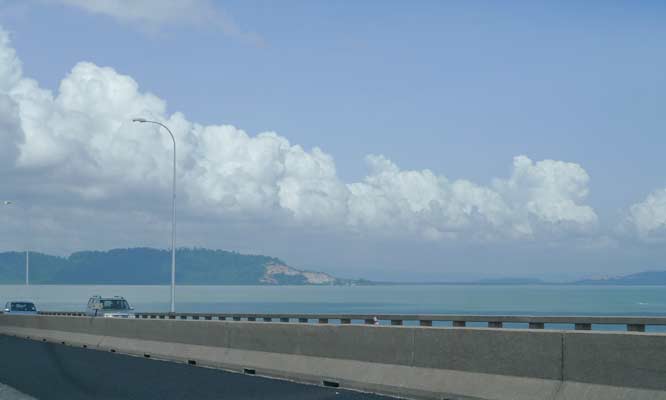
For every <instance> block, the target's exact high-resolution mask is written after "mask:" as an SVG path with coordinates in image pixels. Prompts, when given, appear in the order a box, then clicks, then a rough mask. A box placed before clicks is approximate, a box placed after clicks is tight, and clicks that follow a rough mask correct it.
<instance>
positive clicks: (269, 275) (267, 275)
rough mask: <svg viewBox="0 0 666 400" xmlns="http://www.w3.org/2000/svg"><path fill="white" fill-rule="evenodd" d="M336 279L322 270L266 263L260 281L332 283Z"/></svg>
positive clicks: (311, 283)
mask: <svg viewBox="0 0 666 400" xmlns="http://www.w3.org/2000/svg"><path fill="white" fill-rule="evenodd" d="M336 282H337V279H336V278H334V277H332V276H331V275H328V274H325V273H323V272H311V271H301V270H298V269H295V268H292V267H289V266H287V265H282V264H267V265H266V270H265V272H264V276H263V277H262V278H261V283H267V284H273V285H279V284H289V283H293V284H309V285H333V284H335V283H336Z"/></svg>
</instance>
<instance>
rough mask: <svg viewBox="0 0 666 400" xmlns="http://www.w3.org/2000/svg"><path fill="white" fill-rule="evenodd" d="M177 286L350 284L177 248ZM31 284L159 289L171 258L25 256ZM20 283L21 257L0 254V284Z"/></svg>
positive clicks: (248, 258)
mask: <svg viewBox="0 0 666 400" xmlns="http://www.w3.org/2000/svg"><path fill="white" fill-rule="evenodd" d="M176 263H177V268H176V281H177V283H178V284H181V285H339V284H347V283H350V282H351V281H349V280H345V279H338V278H335V277H333V276H331V275H329V274H326V273H324V272H316V271H303V270H299V269H296V268H292V267H290V266H289V265H287V263H285V262H284V261H282V260H280V259H279V258H275V257H268V256H263V255H246V254H240V253H236V252H230V251H224V250H209V249H200V248H193V249H189V248H182V249H178V250H177V251H176ZM30 281H31V282H32V283H34V284H102V285H163V284H168V283H169V282H171V253H170V251H169V250H159V249H152V248H131V249H113V250H109V251H81V252H76V253H72V254H71V255H70V256H69V257H58V256H52V255H48V254H43V253H31V254H30ZM23 282H25V254H24V253H18V252H5V253H0V284H20V283H23Z"/></svg>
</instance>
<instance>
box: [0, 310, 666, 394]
mask: <svg viewBox="0 0 666 400" xmlns="http://www.w3.org/2000/svg"><path fill="white" fill-rule="evenodd" d="M44 314H45V315H37V316H16V315H9V314H4V315H0V334H2V335H4V336H5V339H3V340H4V341H7V340H13V341H18V342H12V343H14V344H13V345H12V346H14V347H20V346H23V347H25V346H28V345H27V344H26V343H32V346H36V345H41V346H55V347H56V348H58V349H68V350H72V351H75V352H76V354H77V356H81V357H83V356H85V357H91V356H90V355H91V354H93V355H96V356H97V355H99V356H101V355H102V354H103V356H104V357H106V358H108V359H109V360H108V361H104V363H107V362H112V361H111V360H119V359H121V358H123V359H125V358H127V359H132V360H134V361H140V362H142V363H148V364H145V368H152V367H150V366H152V365H157V364H155V363H160V365H169V366H174V367H176V366H177V367H178V368H184V370H182V371H181V370H178V371H180V372H178V373H175V372H174V374H173V375H172V376H173V378H171V379H169V382H166V381H165V382H164V384H165V385H167V386H168V385H169V384H171V383H173V381H175V382H178V375H179V374H186V372H184V371H202V370H205V371H213V370H218V371H219V370H223V371H232V372H234V373H235V374H231V375H233V376H234V377H236V378H241V377H242V378H243V379H246V378H248V379H252V380H256V382H258V383H256V385H255V384H251V383H247V382H245V381H243V382H240V381H239V382H237V383H235V385H240V386H238V387H241V388H242V387H255V386H259V385H261V383H259V382H260V380H261V379H264V378H261V377H269V378H272V379H278V380H286V381H289V382H282V384H286V383H289V384H291V385H296V384H295V383H293V382H299V383H305V384H308V385H309V386H307V387H309V388H311V389H312V388H314V389H317V390H324V391H323V392H320V393H319V392H317V393H315V392H312V393H310V397H302V398H327V397H326V396H329V395H331V392H330V390H334V391H335V393H336V394H335V396H351V397H349V398H354V397H353V396H371V395H369V394H362V393H354V392H345V390H347V389H351V390H356V391H361V392H366V393H376V394H380V395H388V396H397V397H403V398H412V399H438V400H442V399H497V400H504V399H506V400H509V399H511V400H521V399H525V400H528V399H529V400H534V399H537V400H539V399H544V400H545V399H549V400H551V399H555V400H565V399H584V400H585V399H590V400H593V399H594V400H596V399H599V400H601V399H604V400H607V399H610V400H613V399H618V400H619V399H639V400H642V399H646V400H647V399H666V334H664V333H659V332H652V331H651V330H653V327H663V326H666V317H585V316H473V315H347V314H345V315H340V314H316V315H315V314H210V313H205V314H202V313H179V314H164V313H137V314H136V316H137V318H136V319H115V318H90V317H85V316H83V315H82V314H81V313H72V312H50V313H44ZM480 324H483V326H480ZM599 326H600V327H604V326H614V327H617V326H622V327H624V329H623V330H622V331H603V330H602V331H600V330H592V328H593V327H594V328H595V329H596V328H597V327H599ZM551 328H557V329H551ZM7 336H9V337H7ZM11 336H14V337H13V338H12V337H11ZM0 343H4V342H0ZM16 343H21V344H20V345H19V344H16ZM10 344H11V343H10ZM10 348H13V347H11V346H10ZM0 350H3V355H4V354H7V353H5V352H4V348H3V349H0ZM93 350H97V351H93ZM26 351H28V350H26ZM60 351H63V352H64V351H65V350H60ZM114 353H115V354H114ZM63 354H64V353H63ZM72 354H73V353H72ZM20 356H21V355H20V354H18V355H17V357H20ZM68 356H69V355H68ZM71 356H72V357H74V355H71ZM127 356H133V357H127ZM5 358H6V357H5V356H3V359H5ZM106 358H105V360H106ZM163 361H169V362H168V363H164V362H163ZM113 362H116V361H113ZM80 365H85V364H80ZM196 367H209V369H202V368H196ZM24 368H28V366H26V367H24ZM155 368H157V367H155ZM160 368H163V367H160ZM210 368H212V369H210ZM82 369H85V368H82ZM25 372H26V373H29V371H25ZM54 373H55V372H54ZM72 373H73V374H75V375H77V374H80V375H84V374H85V373H86V372H85V371H80V372H76V370H75V371H74V372H72ZM207 373H208V372H207ZM165 374H166V372H165ZM248 375H251V376H250V377H248ZM166 376H167V375H165V379H168V378H166ZM79 378H80V377H79V376H74V377H71V379H79ZM45 379H46V378H45ZM216 379H222V378H216ZM228 379H231V381H229V382H235V380H234V378H228ZM261 382H263V381H261ZM271 382H279V381H275V380H271ZM135 384H136V382H135ZM153 384H155V383H153ZM231 385H232V386H233V385H234V384H233V383H232V384H231ZM248 385H250V386H248ZM149 386H150V385H149ZM157 386H159V384H158V385H157ZM270 386H271V385H268V386H267V388H268V390H270V389H269V387H270ZM301 386H302V385H301ZM301 386H299V387H301ZM226 387H229V385H226ZM276 387H277V386H276ZM295 387H296V386H294V387H293V388H292V389H288V388H287V389H284V390H294V391H295V392H293V393H296V392H298V391H299V390H302V389H294V388H295ZM302 387H305V386H302ZM157 389H158V388H155V390H157ZM174 390H175V389H174ZM299 393H300V392H299ZM317 396H320V397H317ZM237 397H238V396H237ZM267 397H270V398H280V395H279V393H278V392H276V394H275V395H271V396H267ZM201 398H205V397H201ZM230 398H233V396H231V397H230ZM238 398H252V397H247V396H245V397H238ZM259 398H260V397H259ZM283 398H301V397H298V396H296V397H294V396H291V397H289V396H287V397H283ZM331 398H332V397H331ZM336 398H345V397H336ZM359 398H366V397H359ZM367 398H371V397H367ZM377 398H379V397H377Z"/></svg>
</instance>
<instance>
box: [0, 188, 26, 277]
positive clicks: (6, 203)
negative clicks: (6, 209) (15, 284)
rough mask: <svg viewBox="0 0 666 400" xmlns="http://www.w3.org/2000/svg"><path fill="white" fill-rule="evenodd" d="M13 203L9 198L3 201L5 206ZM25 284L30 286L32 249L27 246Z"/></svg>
mask: <svg viewBox="0 0 666 400" xmlns="http://www.w3.org/2000/svg"><path fill="white" fill-rule="evenodd" d="M12 204H14V202H13V201H9V200H4V201H3V202H2V205H3V206H11V205H12ZM25 285H26V286H30V250H29V249H28V248H27V247H26V249H25Z"/></svg>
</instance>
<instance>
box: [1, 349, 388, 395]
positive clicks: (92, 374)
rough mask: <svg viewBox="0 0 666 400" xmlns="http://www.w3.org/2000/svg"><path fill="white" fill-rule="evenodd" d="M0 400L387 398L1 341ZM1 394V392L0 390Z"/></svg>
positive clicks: (163, 363) (73, 350) (222, 372)
mask: <svg viewBox="0 0 666 400" xmlns="http://www.w3.org/2000/svg"><path fill="white" fill-rule="evenodd" d="M0 354H2V359H1V360H0V381H1V382H3V383H5V384H8V385H11V386H12V387H14V388H17V389H19V390H21V391H22V392H24V393H27V394H29V395H31V396H34V397H29V396H27V395H25V394H22V393H19V392H17V391H16V390H13V389H10V388H7V386H5V385H0V399H3V400H5V399H7V400H30V399H33V400H34V398H36V399H38V400H51V399H68V400H78V399H123V400H129V399H142V400H143V399H148V400H149V399H160V400H162V399H164V400H169V399H239V400H253V399H277V400H279V399H294V400H296V399H302V400H310V399H312V400H334V399H335V400H337V399H339V400H375V399H376V400H379V399H386V397H382V396H378V395H372V394H366V393H357V392H352V391H348V390H340V389H335V388H326V387H318V386H313V385H303V384H298V383H293V382H288V381H281V380H275V379H267V378H262V377H256V376H248V375H241V374H236V373H230V372H225V371H220V370H215V369H209V368H198V367H194V366H190V365H186V364H177V363H172V362H165V361H158V360H149V359H145V358H138V357H130V356H126V355H121V354H112V353H108V352H101V351H91V350H86V349H83V348H74V347H68V346H64V345H61V344H54V343H43V342H36V341H31V340H26V339H18V338H12V337H7V336H0ZM3 388H4V389H3Z"/></svg>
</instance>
